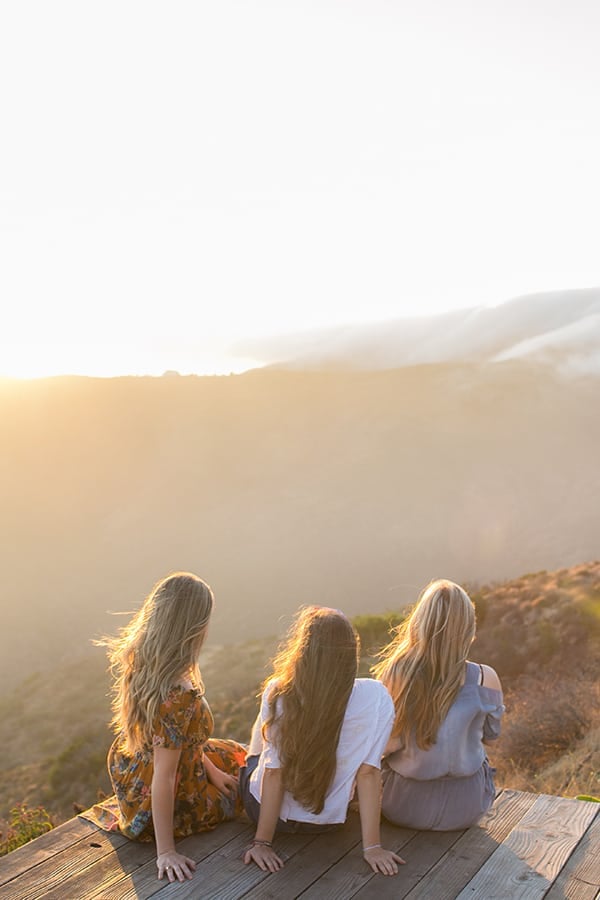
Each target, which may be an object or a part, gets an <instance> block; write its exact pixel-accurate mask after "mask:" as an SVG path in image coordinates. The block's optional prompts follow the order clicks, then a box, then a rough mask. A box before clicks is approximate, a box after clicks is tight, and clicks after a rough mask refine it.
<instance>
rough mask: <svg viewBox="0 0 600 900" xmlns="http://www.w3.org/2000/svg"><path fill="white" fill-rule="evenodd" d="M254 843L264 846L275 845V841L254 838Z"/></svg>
mask: <svg viewBox="0 0 600 900" xmlns="http://www.w3.org/2000/svg"><path fill="white" fill-rule="evenodd" d="M252 844H260V845H261V846H263V847H272V846H273V841H257V840H254V841H252Z"/></svg>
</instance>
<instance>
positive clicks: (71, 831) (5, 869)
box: [0, 818, 127, 886]
mask: <svg viewBox="0 0 600 900" xmlns="http://www.w3.org/2000/svg"><path fill="white" fill-rule="evenodd" d="M98 831H99V829H98V828H97V827H96V826H95V825H93V824H92V823H91V822H88V821H87V820H85V819H79V818H75V819H69V821H68V822H65V823H64V825H59V826H58V827H57V828H53V829H52V831H48V832H47V833H46V834H42V835H40V836H39V837H38V838H35V839H34V840H33V841H30V842H29V843H28V844H25V845H24V846H23V847H18V848H17V850H13V851H12V853H9V854H8V855H7V856H3V857H2V858H0V886H2V885H3V884H6V882H7V881H11V880H12V879H13V878H16V877H17V876H18V875H21V874H22V873H23V872H27V871H28V870H29V869H31V868H33V867H34V866H37V865H39V864H40V863H42V862H44V861H45V860H47V859H50V857H52V856H54V855H55V854H57V853H59V852H60V851H61V850H64V849H66V848H67V847H70V846H71V845H73V844H75V843H77V842H78V841H80V840H84V839H86V838H89V839H90V841H91V842H93V840H94V835H96V834H97V833H98ZM126 840H127V838H126V837H123V835H122V834H118V833H115V835H114V843H113V846H120V845H121V844H122V843H124V842H125V841H126Z"/></svg>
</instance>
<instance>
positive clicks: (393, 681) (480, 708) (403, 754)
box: [373, 580, 504, 831]
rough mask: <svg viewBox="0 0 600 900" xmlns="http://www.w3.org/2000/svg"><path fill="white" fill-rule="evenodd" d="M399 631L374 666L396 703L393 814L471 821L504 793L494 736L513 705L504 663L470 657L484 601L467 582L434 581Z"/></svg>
mask: <svg viewBox="0 0 600 900" xmlns="http://www.w3.org/2000/svg"><path fill="white" fill-rule="evenodd" d="M395 632H396V633H395V635H394V638H393V639H392V641H391V642H390V644H389V645H388V646H387V647H385V648H384V650H382V652H381V654H380V656H381V659H380V661H379V663H378V664H377V665H376V666H375V667H374V669H373V673H374V675H375V677H376V678H378V679H379V680H380V681H381V682H382V683H383V684H384V685H385V686H386V687H387V689H388V690H389V692H390V694H391V696H392V699H393V701H394V708H395V720H394V727H393V731H392V736H391V738H390V741H389V742H388V745H387V748H386V757H385V760H384V764H383V775H382V777H383V797H382V810H383V814H384V816H385V817H386V819H388V820H389V821H391V822H393V823H394V824H396V825H404V826H405V827H407V828H418V829H424V830H434V831H453V830H455V829H460V828H467V827H468V826H470V825H473V824H474V823H475V822H477V820H478V819H479V818H480V817H481V816H482V815H483V813H484V812H486V810H487V809H489V807H490V806H491V805H492V803H493V801H494V797H495V786H494V778H493V776H494V770H493V769H491V768H490V765H489V762H488V759H487V756H486V751H485V747H484V743H487V742H489V741H492V740H494V739H495V738H497V737H498V735H499V734H500V720H501V717H502V714H503V712H504V706H503V704H502V687H501V684H500V680H499V678H498V675H497V674H496V672H495V671H494V669H492V668H491V667H490V666H483V665H478V664H475V663H473V662H469V661H468V660H467V655H468V653H469V650H470V648H471V644H472V643H473V640H474V638H475V607H474V605H473V603H472V601H471V599H470V597H469V595H468V594H467V593H466V591H465V590H463V588H462V587H460V585H458V584H455V583H454V582H452V581H446V580H438V581H432V582H430V584H428V585H427V587H426V588H425V589H424V591H423V592H422V594H421V596H420V598H419V600H418V602H417V604H416V606H415V607H414V609H413V610H412V612H411V613H410V615H409V616H408V618H407V619H406V620H405V621H404V622H403V623H402V624H401V625H399V626H398V627H397V628H396V629H395Z"/></svg>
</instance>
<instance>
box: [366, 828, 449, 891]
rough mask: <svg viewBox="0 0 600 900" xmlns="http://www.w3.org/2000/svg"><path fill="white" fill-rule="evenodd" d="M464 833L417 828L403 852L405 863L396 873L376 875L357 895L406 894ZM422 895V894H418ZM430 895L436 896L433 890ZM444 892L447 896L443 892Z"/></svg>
mask: <svg viewBox="0 0 600 900" xmlns="http://www.w3.org/2000/svg"><path fill="white" fill-rule="evenodd" d="M462 834H463V832H462V831H418V832H416V833H415V834H414V836H413V838H412V839H411V840H410V841H409V843H408V844H407V845H406V846H405V847H403V851H402V853H401V854H400V855H401V856H402V857H403V859H405V860H406V865H404V866H400V867H399V871H398V874H397V875H394V876H385V875H376V876H374V877H373V878H372V879H371V880H370V881H369V882H368V883H367V884H366V885H365V887H364V888H362V889H361V890H360V891H358V892H357V893H356V894H355V895H354V896H356V897H357V898H359V900H379V898H381V900H385V898H388V897H389V898H399V897H406V895H407V894H408V893H409V892H411V893H412V890H413V888H415V886H417V885H419V884H420V883H421V881H422V879H423V876H424V875H426V874H427V872H429V870H430V869H431V867H432V866H433V865H434V864H435V863H436V862H437V861H438V860H439V859H440V857H441V856H444V855H445V854H446V853H447V851H448V849H449V848H450V847H452V845H453V844H455V843H456V842H457V841H458V839H459V838H460V837H461V835H462ZM419 896H421V897H423V896H424V895H423V894H419ZM427 896H435V895H433V894H430V895H427ZM441 896H443V897H447V896H449V895H448V894H446V893H444V894H442V895H441Z"/></svg>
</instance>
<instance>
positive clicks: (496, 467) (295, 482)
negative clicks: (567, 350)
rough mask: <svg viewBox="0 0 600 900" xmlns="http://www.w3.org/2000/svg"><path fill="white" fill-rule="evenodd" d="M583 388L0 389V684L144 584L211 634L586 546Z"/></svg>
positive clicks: (136, 383)
mask: <svg viewBox="0 0 600 900" xmlns="http://www.w3.org/2000/svg"><path fill="white" fill-rule="evenodd" d="M599 387H600V377H595V376H591V375H590V376H586V377H583V376H581V377H574V378H566V377H562V376H560V375H558V374H557V373H556V371H555V370H554V369H553V368H551V367H547V366H539V365H530V364H527V363H525V362H505V363H497V364H495V365H493V366H490V365H480V364H477V363H472V364H440V365H430V366H415V367H408V368H403V369H398V370H394V371H384V372H337V373H336V372H328V373H325V372H310V373H309V372H281V371H254V372H249V373H247V374H245V375H239V376H229V377H213V378H207V377H205V378H200V377H175V376H172V377H169V378H117V379H107V380H101V379H85V378H56V379H48V380H41V381H34V382H0V429H1V434H0V444H1V446H2V466H1V468H0V506H1V508H2V519H1V523H0V529H1V540H0V564H1V567H2V573H3V579H2V588H1V590H0V605H1V616H2V629H1V631H0V684H2V685H3V686H4V689H5V690H9V689H10V687H11V685H15V684H16V683H17V682H18V681H20V680H21V679H22V677H23V676H24V675H26V674H27V673H28V672H35V671H40V672H45V671H46V670H47V669H48V668H52V667H53V666H54V665H55V664H56V663H58V662H60V661H61V660H66V659H67V658H69V657H73V656H77V655H78V654H79V653H80V652H82V650H83V649H84V648H85V647H86V646H88V645H89V640H90V638H92V637H94V636H97V635H98V634H99V633H101V632H105V631H111V632H114V630H115V629H116V628H117V627H118V625H120V624H122V622H123V619H115V618H114V616H111V615H110V614H109V612H108V611H121V612H123V611H127V610H131V609H133V608H135V607H137V605H138V604H139V603H140V601H141V600H142V598H143V597H144V595H145V594H146V592H147V591H148V590H149V588H150V587H151V586H152V584H153V583H154V581H155V580H156V579H158V578H160V577H162V576H163V575H165V574H166V573H167V572H169V571H172V570H173V569H178V568H183V569H192V570H193V571H195V572H197V573H198V574H200V575H201V576H202V577H204V578H205V579H206V580H208V581H209V582H210V583H211V584H212V586H213V587H214V589H215V593H216V597H217V608H216V613H215V616H214V621H213V624H212V626H211V636H212V638H213V640H215V641H217V642H221V643H224V642H229V641H239V640H243V639H244V638H259V637H261V636H263V635H265V634H269V633H272V632H273V630H274V629H275V630H277V629H278V628H279V627H280V625H285V623H286V622H287V621H289V616H290V614H291V613H292V611H293V610H295V609H296V608H297V606H298V605H300V604H301V603H305V602H307V601H315V602H322V603H327V604H330V605H333V606H339V607H342V608H344V609H346V610H347V611H348V613H350V614H358V613H362V612H365V611H368V610H381V609H386V608H392V607H399V606H402V605H403V604H405V603H406V602H408V601H409V600H410V598H411V597H413V596H414V595H415V593H416V592H417V591H418V590H419V588H420V587H422V585H423V584H425V583H426V582H427V581H428V580H429V579H431V578H432V577H437V576H439V575H445V576H448V577H451V578H454V579H455V580H457V581H461V580H464V579H467V578H468V579H470V580H471V581H472V582H474V583H476V582H478V581H483V580H489V579H504V578H510V577H514V576H516V575H518V573H519V572H523V571H535V570H538V569H550V568H557V567H559V566H567V565H571V564H574V563H575V562H577V561H578V560H580V559H588V558H592V557H594V556H595V555H596V553H597V548H598V546H600V511H599V508H598V496H600V468H599V467H598V463H597V448H598V447H599V446H600V417H599V416H598V415H597V407H598V396H599Z"/></svg>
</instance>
